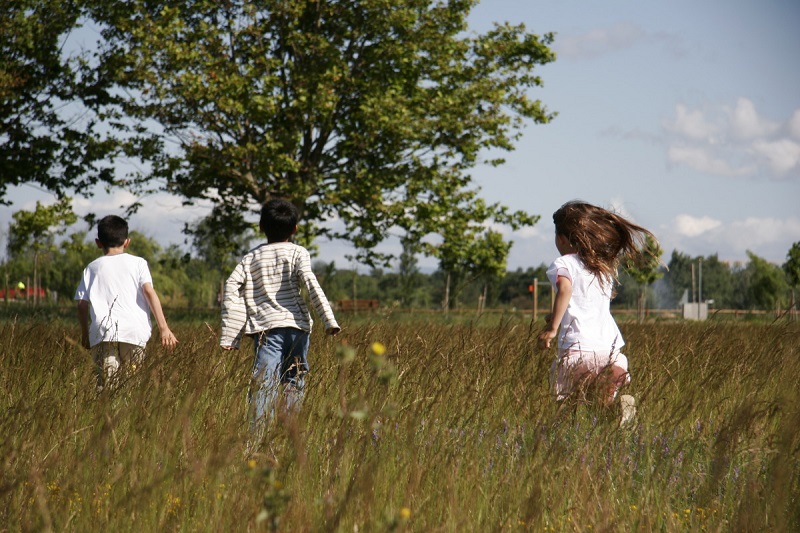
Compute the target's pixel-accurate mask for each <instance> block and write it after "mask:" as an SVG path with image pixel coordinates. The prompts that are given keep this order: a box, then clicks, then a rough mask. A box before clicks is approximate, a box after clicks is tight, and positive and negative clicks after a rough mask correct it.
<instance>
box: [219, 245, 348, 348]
mask: <svg viewBox="0 0 800 533" xmlns="http://www.w3.org/2000/svg"><path fill="white" fill-rule="evenodd" d="M301 287H305V288H306V289H307V290H308V295H309V298H310V300H311V304H312V305H313V306H314V309H315V310H316V312H317V314H318V315H319V317H320V319H321V320H322V321H323V323H324V324H325V329H326V330H327V329H329V328H338V327H339V325H338V324H337V323H336V318H335V317H334V316H333V310H332V309H331V305H330V303H328V299H327V298H326V297H325V293H324V292H322V288H321V287H320V286H319V283H318V282H317V277H316V276H315V275H314V272H312V270H311V257H310V255H309V253H308V250H306V249H305V248H303V247H302V246H298V245H296V244H292V243H290V242H276V243H268V244H262V245H261V246H258V247H256V248H254V249H252V250H250V251H249V252H248V253H247V254H246V255H245V256H244V257H243V258H242V260H241V262H240V263H239V264H238V265H237V266H236V268H235V269H234V270H233V273H232V274H231V275H230V277H229V278H228V280H227V281H226V282H225V292H224V296H223V300H222V335H221V337H220V345H221V346H233V347H238V346H239V343H240V341H241V338H242V335H252V334H255V333H259V332H262V331H268V330H270V329H273V328H281V327H291V328H298V329H302V330H304V331H308V332H311V326H312V324H313V321H312V320H311V314H310V313H309V311H308V306H306V303H305V301H304V300H303V297H302V295H301V293H300V289H301Z"/></svg>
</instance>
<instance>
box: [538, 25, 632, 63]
mask: <svg viewBox="0 0 800 533" xmlns="http://www.w3.org/2000/svg"><path fill="white" fill-rule="evenodd" d="M644 37H645V33H644V31H643V30H642V29H641V28H639V27H638V26H635V25H634V24H631V23H629V22H620V23H618V24H616V25H614V26H611V27H609V28H597V29H594V30H591V31H589V32H587V33H584V34H582V35H577V36H574V37H573V36H568V37H565V38H563V39H556V42H555V43H554V48H555V50H556V53H557V54H558V55H559V56H560V57H567V58H572V59H592V58H595V57H598V56H601V55H604V54H607V53H609V52H614V51H617V50H621V49H624V48H630V47H631V46H633V45H634V44H636V42H638V41H640V40H642V39H643V38H644Z"/></svg>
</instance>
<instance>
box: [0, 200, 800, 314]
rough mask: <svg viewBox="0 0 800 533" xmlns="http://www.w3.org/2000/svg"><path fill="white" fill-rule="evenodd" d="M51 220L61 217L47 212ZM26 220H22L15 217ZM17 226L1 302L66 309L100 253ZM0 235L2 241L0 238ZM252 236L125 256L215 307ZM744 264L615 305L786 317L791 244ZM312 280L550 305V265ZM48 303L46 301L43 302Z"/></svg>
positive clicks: (426, 297)
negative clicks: (23, 298)
mask: <svg viewBox="0 0 800 533" xmlns="http://www.w3.org/2000/svg"><path fill="white" fill-rule="evenodd" d="M53 212H54V215H53V216H55V217H56V218H57V217H58V210H57V209H54V210H53ZM21 213H23V212H21ZM22 222H23V221H22V220H15V221H14V222H13V223H12V224H11V226H10V227H9V229H8V231H7V232H5V235H3V236H4V237H5V239H3V240H4V241H5V247H6V258H5V259H4V261H3V262H2V264H1V265H0V290H3V291H4V293H5V291H6V290H7V289H8V288H14V287H16V286H17V285H18V283H20V282H22V283H23V284H26V285H28V286H33V285H34V284H35V286H38V287H42V288H44V289H46V292H47V295H48V296H47V298H46V302H57V303H61V304H67V303H69V302H70V301H71V300H72V297H73V295H74V292H75V288H76V287H77V285H78V280H79V278H80V275H81V272H82V270H83V268H84V267H85V266H86V265H87V264H88V263H89V262H90V261H92V260H93V259H95V258H96V257H98V256H99V255H100V254H101V253H102V252H101V251H100V250H99V249H98V248H97V246H96V244H95V243H94V239H93V236H92V235H89V234H88V233H87V232H86V231H77V232H72V233H67V232H66V227H67V226H69V225H70V224H71V223H73V222H74V220H72V219H71V218H68V219H67V220H65V221H62V222H63V223H62V224H58V223H54V222H53V220H49V221H45V222H44V223H45V224H46V225H47V224H49V228H50V229H49V230H48V231H36V232H31V230H30V223H31V222H30V221H28V220H25V221H24V222H25V224H23V223H22ZM0 235H2V233H0ZM256 237H257V236H256V234H255V232H254V231H252V230H250V231H248V232H244V233H242V234H241V235H240V236H239V237H238V238H237V240H235V241H229V240H227V239H215V236H214V233H213V232H212V231H208V228H203V227H196V228H195V231H194V232H193V233H192V237H191V238H192V240H191V242H189V243H187V244H188V246H189V250H190V251H188V252H187V251H186V248H184V247H182V246H179V245H177V244H173V245H170V246H167V247H163V246H161V245H160V244H158V243H157V242H156V241H155V240H154V239H152V238H150V237H148V236H145V235H142V234H140V233H138V232H135V231H134V232H132V233H131V245H130V248H129V249H128V251H129V252H130V253H132V254H135V255H138V256H141V257H143V258H145V259H146V260H147V261H148V263H149V264H150V269H151V272H152V275H153V281H154V285H155V286H156V287H157V288H158V290H159V294H160V295H161V297H162V301H163V303H164V305H166V306H170V307H185V308H212V307H214V306H217V305H218V302H219V296H220V292H221V290H222V283H223V282H224V280H225V278H226V277H227V275H228V273H229V272H230V271H231V270H232V269H233V267H234V266H235V264H236V262H237V261H238V259H239V257H241V255H242V254H243V253H244V252H245V251H246V250H247V249H249V248H250V247H251V246H252V245H254V244H256V243H258V242H259V241H258V240H257V238H256ZM748 256H749V261H747V262H742V263H739V262H735V263H729V262H725V261H722V260H720V259H719V258H718V256H717V255H716V254H714V255H709V256H696V257H692V256H689V255H687V254H684V253H681V252H678V251H674V252H672V255H671V257H670V258H669V261H668V262H667V263H666V265H665V264H664V263H663V262H662V263H661V264H660V265H655V267H654V268H653V270H654V271H655V274H652V273H649V274H647V271H646V269H645V273H646V274H647V275H644V276H643V275H642V270H641V269H639V270H637V269H636V268H634V266H632V265H627V266H628V268H623V269H621V271H620V277H619V281H620V283H619V285H618V287H617V296H616V298H615V300H614V302H613V305H615V306H618V307H621V308H630V309H636V308H640V307H641V306H644V307H646V308H649V309H656V308H666V309H672V308H677V307H678V306H679V305H680V303H681V301H682V300H683V301H686V300H688V301H700V300H702V301H710V300H713V304H712V307H713V308H721V309H741V310H753V309H758V310H775V309H787V308H789V307H790V306H791V305H792V302H793V301H794V300H793V298H794V291H795V290H796V288H797V286H798V278H800V242H797V243H794V245H793V246H792V247H791V249H790V250H789V251H788V253H787V260H786V262H785V263H784V264H783V265H780V266H779V265H776V264H773V263H770V262H768V261H766V260H765V259H763V258H760V257H758V256H756V255H755V254H753V253H749V252H748ZM313 268H314V271H315V272H316V275H317V277H318V279H319V281H320V283H321V285H322V286H323V288H324V290H325V292H326V294H327V295H328V298H329V299H330V300H331V301H332V302H334V303H335V302H337V301H340V300H356V299H374V300H379V301H380V305H381V307H397V308H401V309H442V307H443V305H444V303H445V301H446V300H447V299H449V307H450V308H451V309H458V308H476V307H478V306H483V307H485V308H505V309H531V308H532V304H533V294H532V292H531V290H532V288H533V286H534V284H535V283H534V280H538V283H537V285H538V291H539V292H538V300H539V308H540V309H546V308H547V307H548V306H549V304H550V290H551V289H550V286H549V283H548V282H547V277H546V275H545V272H546V269H547V265H544V264H541V265H539V266H531V267H528V268H526V269H522V268H517V269H516V270H511V271H506V272H490V273H483V274H476V275H474V276H472V277H467V278H464V279H461V280H459V281H458V283H455V284H454V283H453V282H452V280H451V281H450V286H449V289H448V279H447V278H448V276H447V273H446V272H445V271H443V270H441V269H439V270H436V271H434V272H423V271H422V270H421V269H420V268H419V266H418V264H417V259H416V256H415V255H414V254H413V253H411V252H410V251H409V250H406V251H405V252H404V253H402V254H401V255H400V256H399V259H398V261H397V262H396V265H395V267H394V268H391V269H388V268H387V269H383V268H370V267H366V266H358V267H350V268H342V267H340V266H338V265H337V264H335V263H334V262H326V261H322V260H318V261H316V262H314V264H313ZM41 303H45V302H41Z"/></svg>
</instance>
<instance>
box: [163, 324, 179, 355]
mask: <svg viewBox="0 0 800 533" xmlns="http://www.w3.org/2000/svg"><path fill="white" fill-rule="evenodd" d="M177 345H178V339H177V338H176V337H175V335H174V334H173V333H172V331H171V330H170V329H169V328H164V329H162V330H161V346H163V347H165V348H169V349H170V350H171V349H173V348H174V347H175V346H177Z"/></svg>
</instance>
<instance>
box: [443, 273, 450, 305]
mask: <svg viewBox="0 0 800 533" xmlns="http://www.w3.org/2000/svg"><path fill="white" fill-rule="evenodd" d="M442 309H444V312H445V314H447V313H448V312H449V311H450V272H448V273H447V281H445V285H444V302H442Z"/></svg>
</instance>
